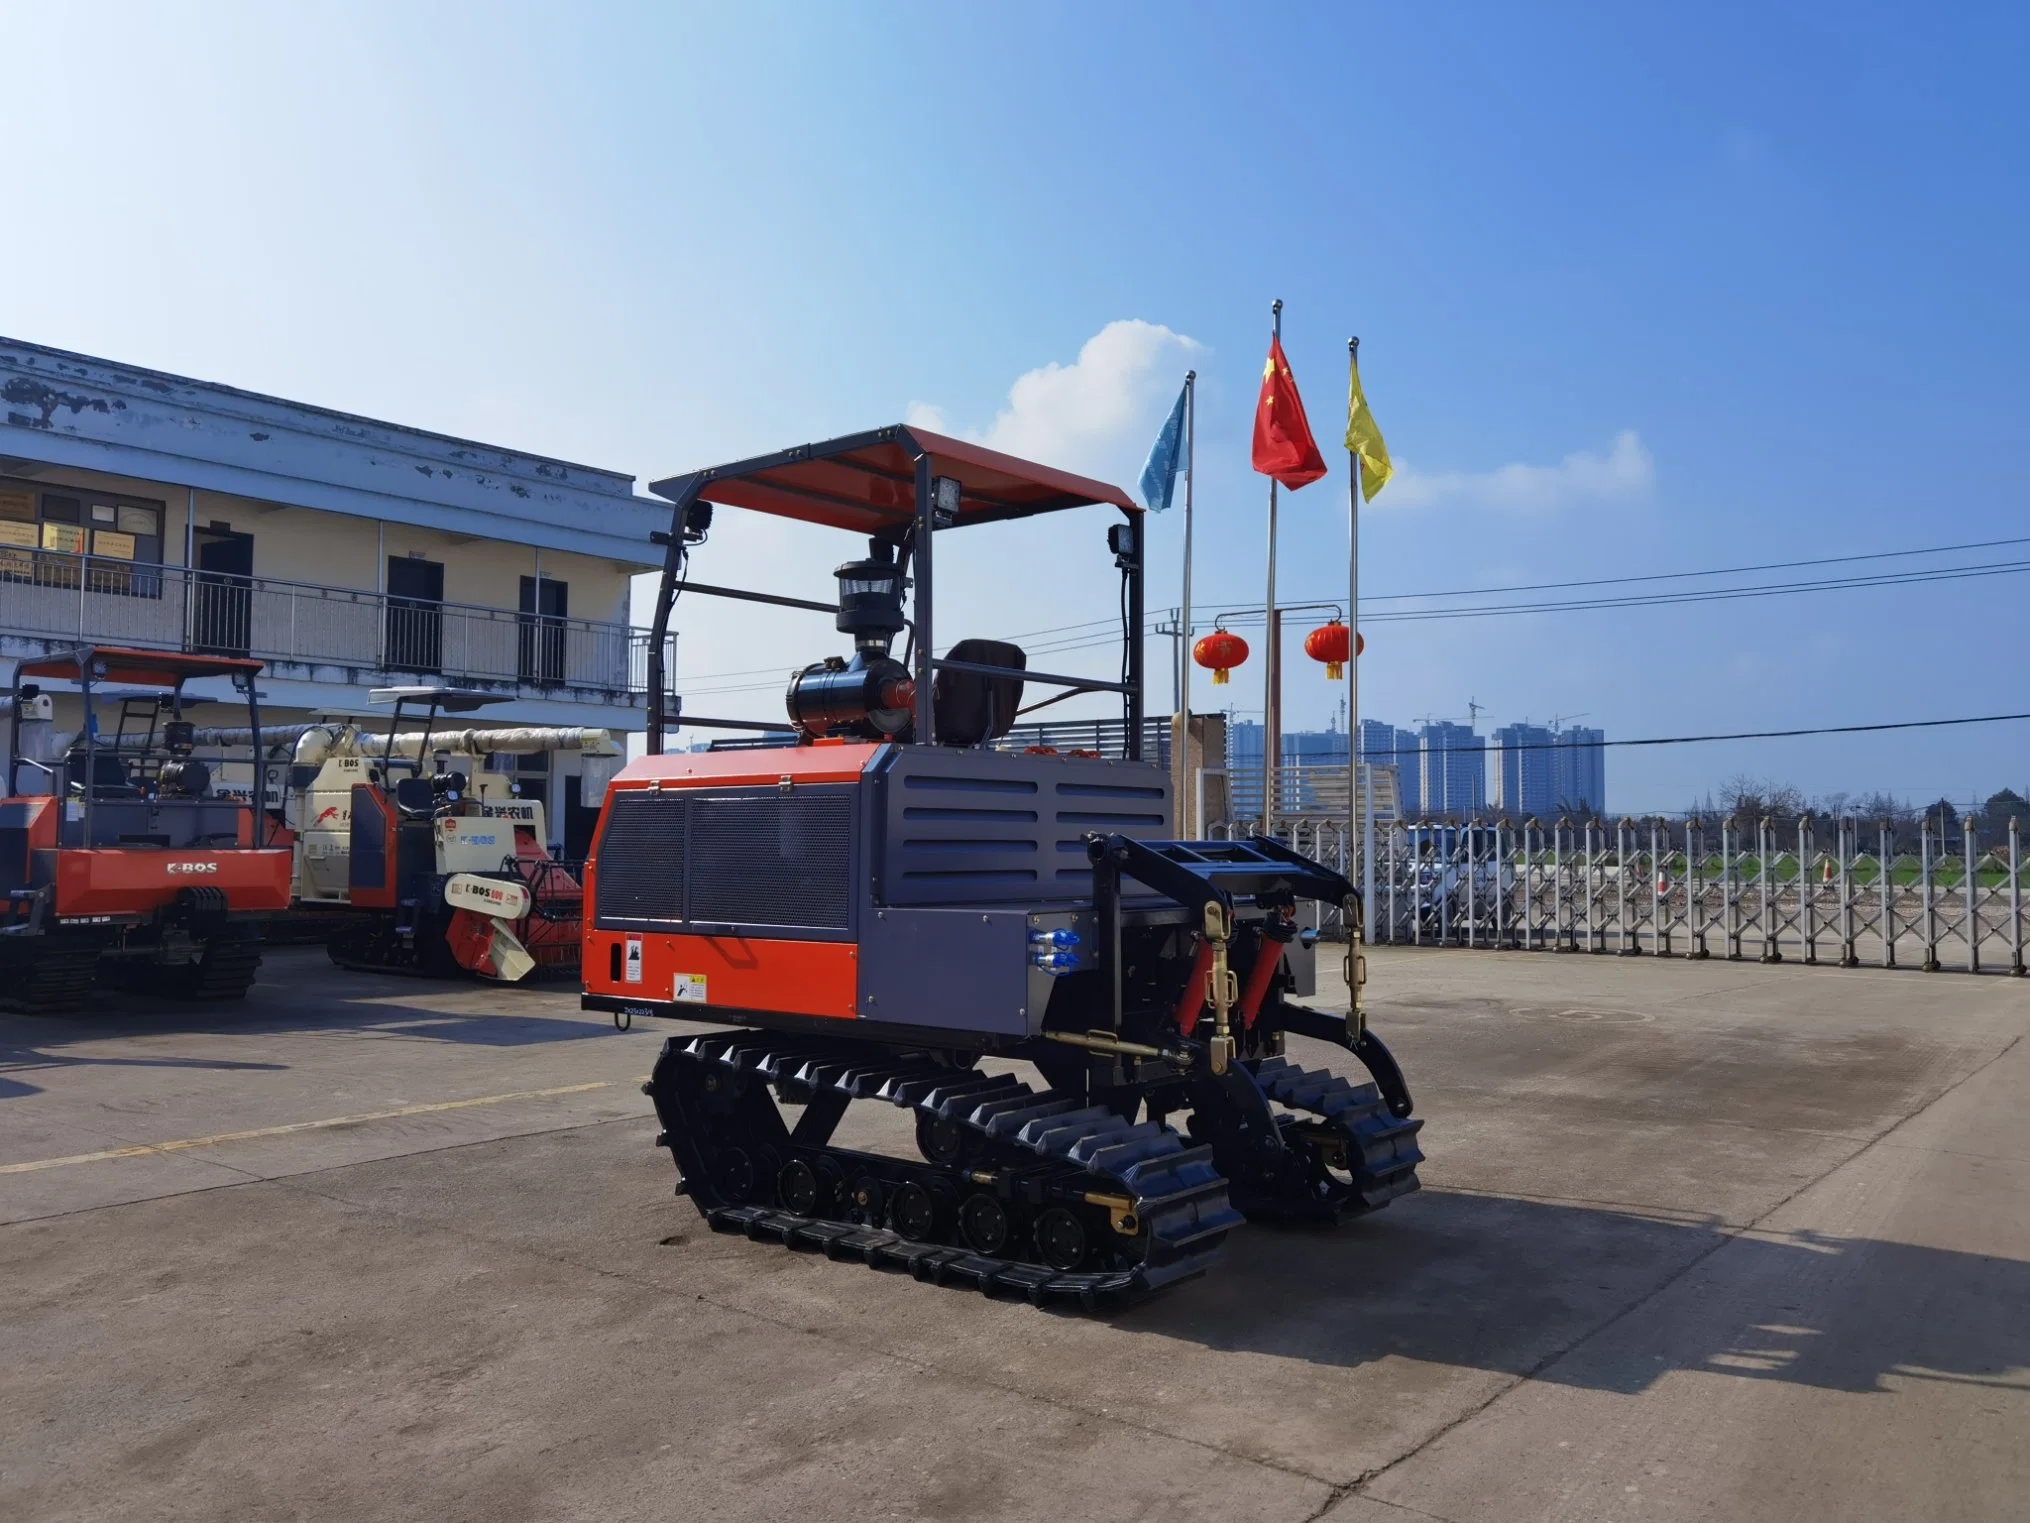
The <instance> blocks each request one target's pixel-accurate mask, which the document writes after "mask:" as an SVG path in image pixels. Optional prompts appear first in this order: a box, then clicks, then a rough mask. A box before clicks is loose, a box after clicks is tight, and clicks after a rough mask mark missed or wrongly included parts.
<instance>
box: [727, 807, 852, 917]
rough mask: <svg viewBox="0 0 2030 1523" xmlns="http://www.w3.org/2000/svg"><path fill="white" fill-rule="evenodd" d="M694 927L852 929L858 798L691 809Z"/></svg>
mask: <svg viewBox="0 0 2030 1523" xmlns="http://www.w3.org/2000/svg"><path fill="white" fill-rule="evenodd" d="M690 865H691V904H690V918H691V919H692V920H694V921H707V922H710V921H721V922H724V923H726V924H729V925H782V926H808V927H811V928H812V929H817V930H840V931H843V930H845V929H847V928H848V926H849V925H850V924H851V908H852V897H853V896H852V874H853V795H852V794H850V793H832V794H823V793H791V794H771V795H768V796H766V797H758V798H757V797H747V798H699V799H693V800H692V801H691V833H690Z"/></svg>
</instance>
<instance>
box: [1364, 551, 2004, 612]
mask: <svg viewBox="0 0 2030 1523" xmlns="http://www.w3.org/2000/svg"><path fill="white" fill-rule="evenodd" d="M2003 545H2030V537H2019V538H2016V539H1982V540H1972V541H1969V542H1968V543H1966V544H1963V545H1932V546H1929V547H1928V548H1925V549H1921V550H1875V551H1871V552H1869V553H1868V554H1865V555H1827V556H1821V557H1819V558H1817V559H1815V560H1804V561H1764V562H1762V563H1761V564H1759V565H1754V566H1715V567H1712V568H1711V569H1709V570H1706V571H1653V572H1647V573H1644V574H1642V575H1639V576H1603V577H1594V578H1591V579H1590V580H1587V581H1579V582H1524V583H1521V584H1519V585H1517V586H1514V587H1455V588H1452V589H1451V590H1449V591H1445V592H1378V593H1371V594H1368V596H1369V597H1370V598H1371V599H1372V600H1373V601H1375V602H1382V603H1390V602H1402V601H1408V600H1411V599H1416V598H1464V597H1479V596H1482V595H1484V594H1493V593H1507V592H1556V591H1561V590H1563V589H1565V588H1567V587H1612V586H1618V585H1622V584H1626V583H1633V582H1669V581H1683V580H1685V579H1687V578H1697V577H1703V576H1745V575H1747V574H1748V573H1749V572H1751V571H1794V570H1797V569H1798V568H1800V567H1804V566H1841V565H1847V564H1850V563H1852V562H1855V561H1883V560H1902V559H1908V558H1909V557H1911V556H1917V555H1950V554H1954V553H1956V552H1958V551H1961V550H1994V549H1998V548H2000V547H2001V546H2003Z"/></svg>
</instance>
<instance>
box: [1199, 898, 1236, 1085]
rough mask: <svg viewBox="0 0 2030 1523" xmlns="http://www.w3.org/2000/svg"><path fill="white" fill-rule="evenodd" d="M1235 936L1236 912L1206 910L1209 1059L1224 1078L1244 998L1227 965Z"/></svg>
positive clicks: (1219, 906) (1216, 908)
mask: <svg viewBox="0 0 2030 1523" xmlns="http://www.w3.org/2000/svg"><path fill="white" fill-rule="evenodd" d="M1232 935H1233V912H1232V911H1231V910H1229V909H1228V908H1227V907H1226V906H1225V905H1223V904H1208V905H1207V906H1206V907H1205V939H1206V940H1207V941H1208V942H1210V943H1211V945H1212V971H1211V972H1210V973H1208V974H1207V975H1206V989H1205V1002H1206V1003H1207V1004H1209V1005H1211V1006H1212V1044H1211V1048H1210V1050H1209V1051H1208V1053H1207V1056H1208V1057H1209V1058H1210V1059H1211V1060H1212V1071H1213V1072H1214V1073H1215V1074H1223V1073H1225V1072H1226V1071H1227V1068H1228V1067H1229V1066H1230V1065H1231V1064H1232V1062H1233V1057H1234V1039H1233V1028H1232V1025H1231V1021H1230V1016H1231V1013H1232V1011H1233V1007H1234V1006H1235V1004H1237V1003H1238V1002H1239V1000H1240V997H1241V991H1240V980H1239V979H1237V978H1235V977H1234V972H1233V969H1232V968H1231V967H1229V966H1228V965H1227V960H1226V953H1227V941H1228V940H1229V938H1231V937H1232Z"/></svg>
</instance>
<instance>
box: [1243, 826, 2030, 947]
mask: <svg viewBox="0 0 2030 1523" xmlns="http://www.w3.org/2000/svg"><path fill="white" fill-rule="evenodd" d="M1243 829H1245V827H1243ZM1365 834H1366V833H1365V832H1363V835H1365ZM1277 835H1278V837H1279V838H1280V839H1282V840H1283V841H1285V842H1287V843H1288V844H1289V845H1291V846H1293V847H1295V848H1296V849H1297V850H1299V851H1302V852H1304V853H1306V854H1307V855H1309V856H1312V857H1315V858H1316V859H1318V860H1319V861H1322V862H1325V863H1327V864H1328V865H1330V866H1332V867H1336V868H1338V869H1339V870H1340V871H1342V872H1345V873H1346V874H1347V875H1348V876H1349V877H1350V878H1351V879H1352V880H1353V881H1354V882H1355V883H1356V884H1365V883H1366V882H1367V881H1368V876H1367V875H1368V864H1367V863H1366V862H1364V861H1363V860H1362V859H1361V854H1360V851H1359V849H1358V848H1357V847H1356V849H1355V850H1354V851H1352V852H1351V853H1349V852H1348V850H1347V846H1348V842H1347V831H1346V826H1345V823H1344V822H1343V821H1341V820H1337V819H1322V818H1315V817H1314V818H1301V817H1300V818H1296V819H1291V820H1288V821H1285V822H1283V823H1282V824H1281V825H1280V827H1279V829H1278V831H1277ZM1987 835H1988V837H1989V838H1988V839H1984V838H1983V833H1982V827H1981V825H1980V824H1979V823H1977V822H1975V821H1973V820H1969V819H1961V820H1956V821H1952V822H1949V823H1948V822H1944V821H1941V820H1939V819H1937V818H1935V817H1934V818H1932V819H1927V820H1924V821H1923V822H1921V823H1920V824H1918V825H1916V826H1914V827H1911V826H1906V827H1903V828H1902V829H1898V828H1897V827H1894V826H1892V825H1890V824H1888V823H1886V822H1876V821H1864V820H1856V819H1840V820H1833V821H1828V822H1824V824H1823V825H1822V824H1821V823H1820V822H1818V821H1815V820H1812V819H1809V818H1806V819H1802V820H1795V821H1788V820H1787V821H1782V822H1778V821H1775V820H1769V819H1762V820H1740V819H1724V820H1714V821H1707V820H1701V819H1696V818H1695V819H1690V820H1646V821H1638V820H1627V819H1624V820H1621V821H1618V822H1610V821H1604V820H1578V821H1574V820H1569V819H1561V820H1555V821H1549V822H1545V821H1540V820H1533V819H1532V820H1523V821H1520V822H1516V821H1508V820H1501V821H1489V822H1470V823H1467V824H1464V825H1461V824H1457V823H1446V822H1436V821H1415V822H1411V823H1407V824H1397V825H1385V824H1382V823H1380V822H1377V824H1376V826H1375V829H1374V831H1373V834H1372V842H1373V852H1374V860H1373V875H1372V885H1373V889H1372V894H1373V897H1372V901H1371V903H1370V904H1369V905H1368V910H1367V927H1368V931H1367V934H1368V939H1369V940H1370V941H1372V942H1378V943H1382V944H1388V945H1421V946H1457V947H1478V948H1488V949H1495V950H1508V951H1544V952H1595V953H1613V954H1615V955H1618V956H1624V957H1632V956H1645V955H1647V956H1659V957H1691V958H1704V957H1725V958H1729V959H1732V960H1746V959H1753V960H1756V961H1760V962H1765V963H1772V964H1774V963H1784V962H1795V963H1802V964H1805V965H1807V966H1811V965H1824V964H1832V965H1837V966H1839V967H1847V968H1853V967H1881V968H1896V967H1911V968H1919V969H1922V970H1924V971H1925V972H1940V971H1965V972H1970V973H1982V972H2004V973H2011V974H2015V975H2018V976H2021V975H2022V974H2023V973H2024V943H2025V941H2026V940H2030V919H2026V915H2025V903H2024V901H2025V898H2026V890H2030V882H2026V878H2025V871H2024V869H2025V863H2024V860H2023V839H2022V837H2023V826H2022V823H2021V821H2020V820H2018V819H2014V818H2012V819H2010V820H2009V821H2008V822H2007V825H2006V828H2004V829H2000V830H1991V831H1989V832H1987ZM1322 929H1325V930H1327V931H1332V930H1336V929H1337V927H1336V924H1335V923H1334V922H1333V921H1332V920H1331V919H1328V921H1327V923H1326V925H1325V926H1324V927H1322Z"/></svg>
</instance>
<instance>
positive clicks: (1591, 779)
mask: <svg viewBox="0 0 2030 1523" xmlns="http://www.w3.org/2000/svg"><path fill="white" fill-rule="evenodd" d="M1606 740H1607V732H1606V731H1604V730H1593V729H1588V728H1587V727H1586V726H1584V725H1574V726H1573V727H1572V728H1571V729H1569V730H1563V731H1560V732H1559V734H1558V737H1557V742H1558V744H1557V749H1556V750H1554V751H1553V752H1552V753H1551V754H1552V756H1553V757H1554V758H1555V766H1554V770H1553V778H1552V783H1553V787H1554V789H1555V793H1556V798H1555V807H1556V808H1558V809H1559V810H1561V811H1564V812H1567V813H1578V812H1584V813H1587V814H1605V813H1606V812H1607V747H1606Z"/></svg>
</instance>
